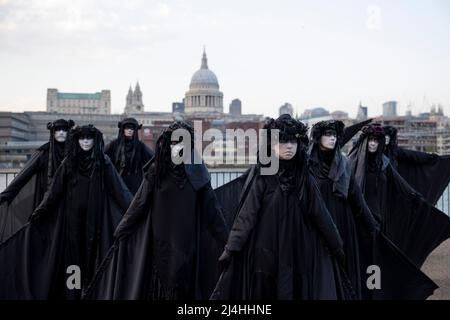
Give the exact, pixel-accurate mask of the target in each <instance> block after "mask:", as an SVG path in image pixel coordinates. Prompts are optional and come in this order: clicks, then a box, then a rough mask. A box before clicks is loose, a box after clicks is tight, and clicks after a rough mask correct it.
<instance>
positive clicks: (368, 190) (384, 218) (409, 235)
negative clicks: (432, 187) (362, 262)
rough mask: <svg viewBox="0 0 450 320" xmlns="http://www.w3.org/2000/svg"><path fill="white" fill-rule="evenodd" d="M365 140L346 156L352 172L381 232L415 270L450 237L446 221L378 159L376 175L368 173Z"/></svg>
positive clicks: (441, 214)
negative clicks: (406, 257)
mask: <svg viewBox="0 0 450 320" xmlns="http://www.w3.org/2000/svg"><path fill="white" fill-rule="evenodd" d="M368 159H369V157H368V152H367V138H366V139H365V140H364V142H362V143H360V144H359V145H358V146H356V147H355V148H354V149H353V150H352V152H351V153H350V162H351V165H352V170H353V172H354V173H355V179H356V181H357V183H358V184H359V186H360V187H361V189H362V191H363V193H364V197H365V200H366V202H367V204H368V206H369V208H370V210H371V212H372V214H373V215H374V216H376V217H377V219H378V220H379V221H381V230H382V231H383V232H384V233H385V234H386V236H387V237H388V238H389V239H390V240H392V242H393V243H394V244H395V245H397V246H398V247H399V248H400V249H401V250H402V251H403V252H404V253H405V254H406V255H407V256H408V258H410V259H411V261H412V262H413V263H414V264H415V265H416V266H418V267H420V266H422V264H423V262H424V261H425V259H426V258H427V256H428V255H429V254H430V253H431V252H432V251H433V250H434V249H435V248H436V247H437V246H439V244H440V243H442V242H443V241H445V240H446V239H448V238H449V237H450V217H448V216H447V215H446V214H445V213H443V212H442V211H440V210H438V209H437V208H435V207H434V206H433V205H431V204H430V203H429V202H428V201H427V200H426V199H425V198H423V197H422V195H420V194H419V193H418V192H417V191H416V190H414V189H413V188H412V187H411V186H410V185H409V184H408V183H407V182H406V181H405V179H403V178H402V177H401V176H400V174H399V173H398V172H397V171H396V170H395V169H394V168H393V166H392V165H391V164H390V161H389V159H388V158H387V157H386V156H384V155H382V163H381V164H380V166H381V167H380V168H379V169H378V170H379V171H378V172H373V173H371V172H370V170H369V164H368V162H369V160H368Z"/></svg>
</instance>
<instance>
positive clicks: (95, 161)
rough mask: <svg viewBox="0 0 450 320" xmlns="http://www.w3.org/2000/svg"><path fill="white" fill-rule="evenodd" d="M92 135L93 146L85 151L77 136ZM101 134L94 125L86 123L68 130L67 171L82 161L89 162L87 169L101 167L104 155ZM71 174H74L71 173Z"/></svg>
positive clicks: (71, 170)
mask: <svg viewBox="0 0 450 320" xmlns="http://www.w3.org/2000/svg"><path fill="white" fill-rule="evenodd" d="M85 135H88V136H92V138H93V139H94V146H93V148H92V149H91V151H89V152H88V153H86V152H85V151H83V150H82V149H81V147H80V145H79V142H78V140H79V138H80V137H82V136H85ZM103 148H104V142H103V134H102V133H101V131H100V130H98V129H97V128H96V127H94V125H92V124H88V125H84V126H80V127H75V128H73V129H72V130H71V131H70V135H69V143H68V152H67V160H68V161H69V171H70V172H72V173H73V172H74V169H75V168H77V167H78V166H79V165H80V164H81V162H82V161H85V160H86V161H88V162H89V170H91V169H102V168H103V165H104V161H105V155H104V151H103ZM91 172H92V171H91ZM71 176H74V175H73V174H72V175H71Z"/></svg>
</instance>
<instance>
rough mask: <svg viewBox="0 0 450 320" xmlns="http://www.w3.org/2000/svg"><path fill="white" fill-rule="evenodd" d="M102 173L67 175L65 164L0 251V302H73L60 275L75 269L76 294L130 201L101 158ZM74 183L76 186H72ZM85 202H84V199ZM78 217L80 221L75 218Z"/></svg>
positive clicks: (75, 295)
mask: <svg viewBox="0 0 450 320" xmlns="http://www.w3.org/2000/svg"><path fill="white" fill-rule="evenodd" d="M104 157H105V159H104V160H105V161H104V166H103V170H102V172H101V170H99V169H98V168H96V167H94V168H93V171H92V175H90V178H89V177H86V176H84V177H82V176H81V174H80V171H79V170H78V171H77V172H76V173H75V174H74V175H75V176H77V177H76V179H74V176H69V175H68V167H69V163H68V161H67V158H66V160H65V161H63V163H62V164H61V166H60V167H59V168H58V170H57V172H56V174H55V176H54V179H53V182H52V184H51V186H50V187H49V190H48V191H47V192H46V194H45V196H44V199H43V200H42V202H41V204H40V205H39V206H38V207H37V208H36V210H35V212H34V214H33V219H32V221H31V222H29V223H28V224H26V225H25V226H24V227H23V228H21V229H20V230H19V231H18V232H16V233H15V234H14V235H13V236H12V237H10V238H9V239H8V240H7V241H5V242H4V243H2V244H1V245H0V299H27V300H29V299H38V300H42V299H78V298H79V297H80V296H81V292H80V290H68V288H67V286H66V279H67V277H68V276H69V275H68V274H67V273H66V271H67V267H68V266H70V265H77V266H79V267H80V268H81V279H82V281H81V282H82V289H83V288H85V287H86V286H87V283H88V282H89V281H90V278H92V275H93V272H94V270H95V269H96V267H97V266H98V265H99V264H100V262H101V261H102V259H103V257H104V256H105V254H106V252H107V250H108V249H109V248H110V246H111V245H112V242H113V232H114V230H115V228H116V226H117V224H118V222H119V221H120V219H121V216H122V214H123V212H124V211H125V210H126V208H127V207H128V205H129V204H130V202H131V199H132V195H131V193H130V192H129V191H128V189H127V188H126V186H125V184H124V183H123V181H122V179H121V178H120V176H119V175H118V173H117V171H116V169H115V168H114V166H113V165H112V163H111V161H110V160H109V158H108V157H107V156H104ZM74 181H76V182H74ZM84 197H85V198H84ZM80 215H83V216H80Z"/></svg>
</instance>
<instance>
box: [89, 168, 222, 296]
mask: <svg viewBox="0 0 450 320" xmlns="http://www.w3.org/2000/svg"><path fill="white" fill-rule="evenodd" d="M154 167H155V166H154V162H153V161H151V162H150V163H149V164H148V165H147V168H146V171H147V173H146V174H145V177H144V180H143V182H142V184H141V186H140V188H139V190H138V192H137V194H136V196H135V198H134V200H133V202H132V204H131V206H130V208H129V209H128V211H127V212H126V214H125V215H124V217H123V219H122V221H121V222H120V224H119V226H118V228H117V230H116V233H115V235H116V240H115V242H114V245H113V247H112V248H111V250H110V252H109V253H108V255H107V257H106V259H105V260H104V262H103V263H102V265H101V267H100V268H99V270H98V271H97V274H96V276H95V279H94V281H93V282H92V284H91V285H90V288H89V290H88V292H87V293H86V295H85V299H101V300H104V299H108V300H109V299H127V300H129V299H130V300H136V299H138V300H144V299H148V300H177V299H189V300H192V299H207V298H208V297H209V295H210V294H211V292H212V289H213V288H214V285H215V283H216V281H217V278H218V273H219V268H218V262H217V259H218V258H219V255H220V252H221V251H222V250H223V246H224V245H225V241H226V236H227V234H228V227H227V226H226V223H225V219H224V217H223V215H222V213H221V211H220V209H219V207H218V205H217V200H216V198H215V195H214V192H213V190H212V188H211V185H210V178H209V174H208V172H207V170H206V167H205V166H204V165H203V164H201V165H185V166H184V167H185V170H186V174H187V179H186V181H185V182H184V185H180V184H179V183H177V179H176V178H174V177H173V176H172V175H171V174H169V173H168V174H167V175H166V176H165V178H163V180H162V182H161V185H160V188H159V189H156V187H155V174H156V173H155V169H154Z"/></svg>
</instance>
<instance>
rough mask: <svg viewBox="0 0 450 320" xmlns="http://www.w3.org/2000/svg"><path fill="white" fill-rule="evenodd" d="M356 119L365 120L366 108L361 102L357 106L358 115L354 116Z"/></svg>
mask: <svg viewBox="0 0 450 320" xmlns="http://www.w3.org/2000/svg"><path fill="white" fill-rule="evenodd" d="M356 119H358V120H359V121H364V120H367V107H365V106H363V105H362V104H361V102H360V103H359V106H358V113H357V115H356Z"/></svg>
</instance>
